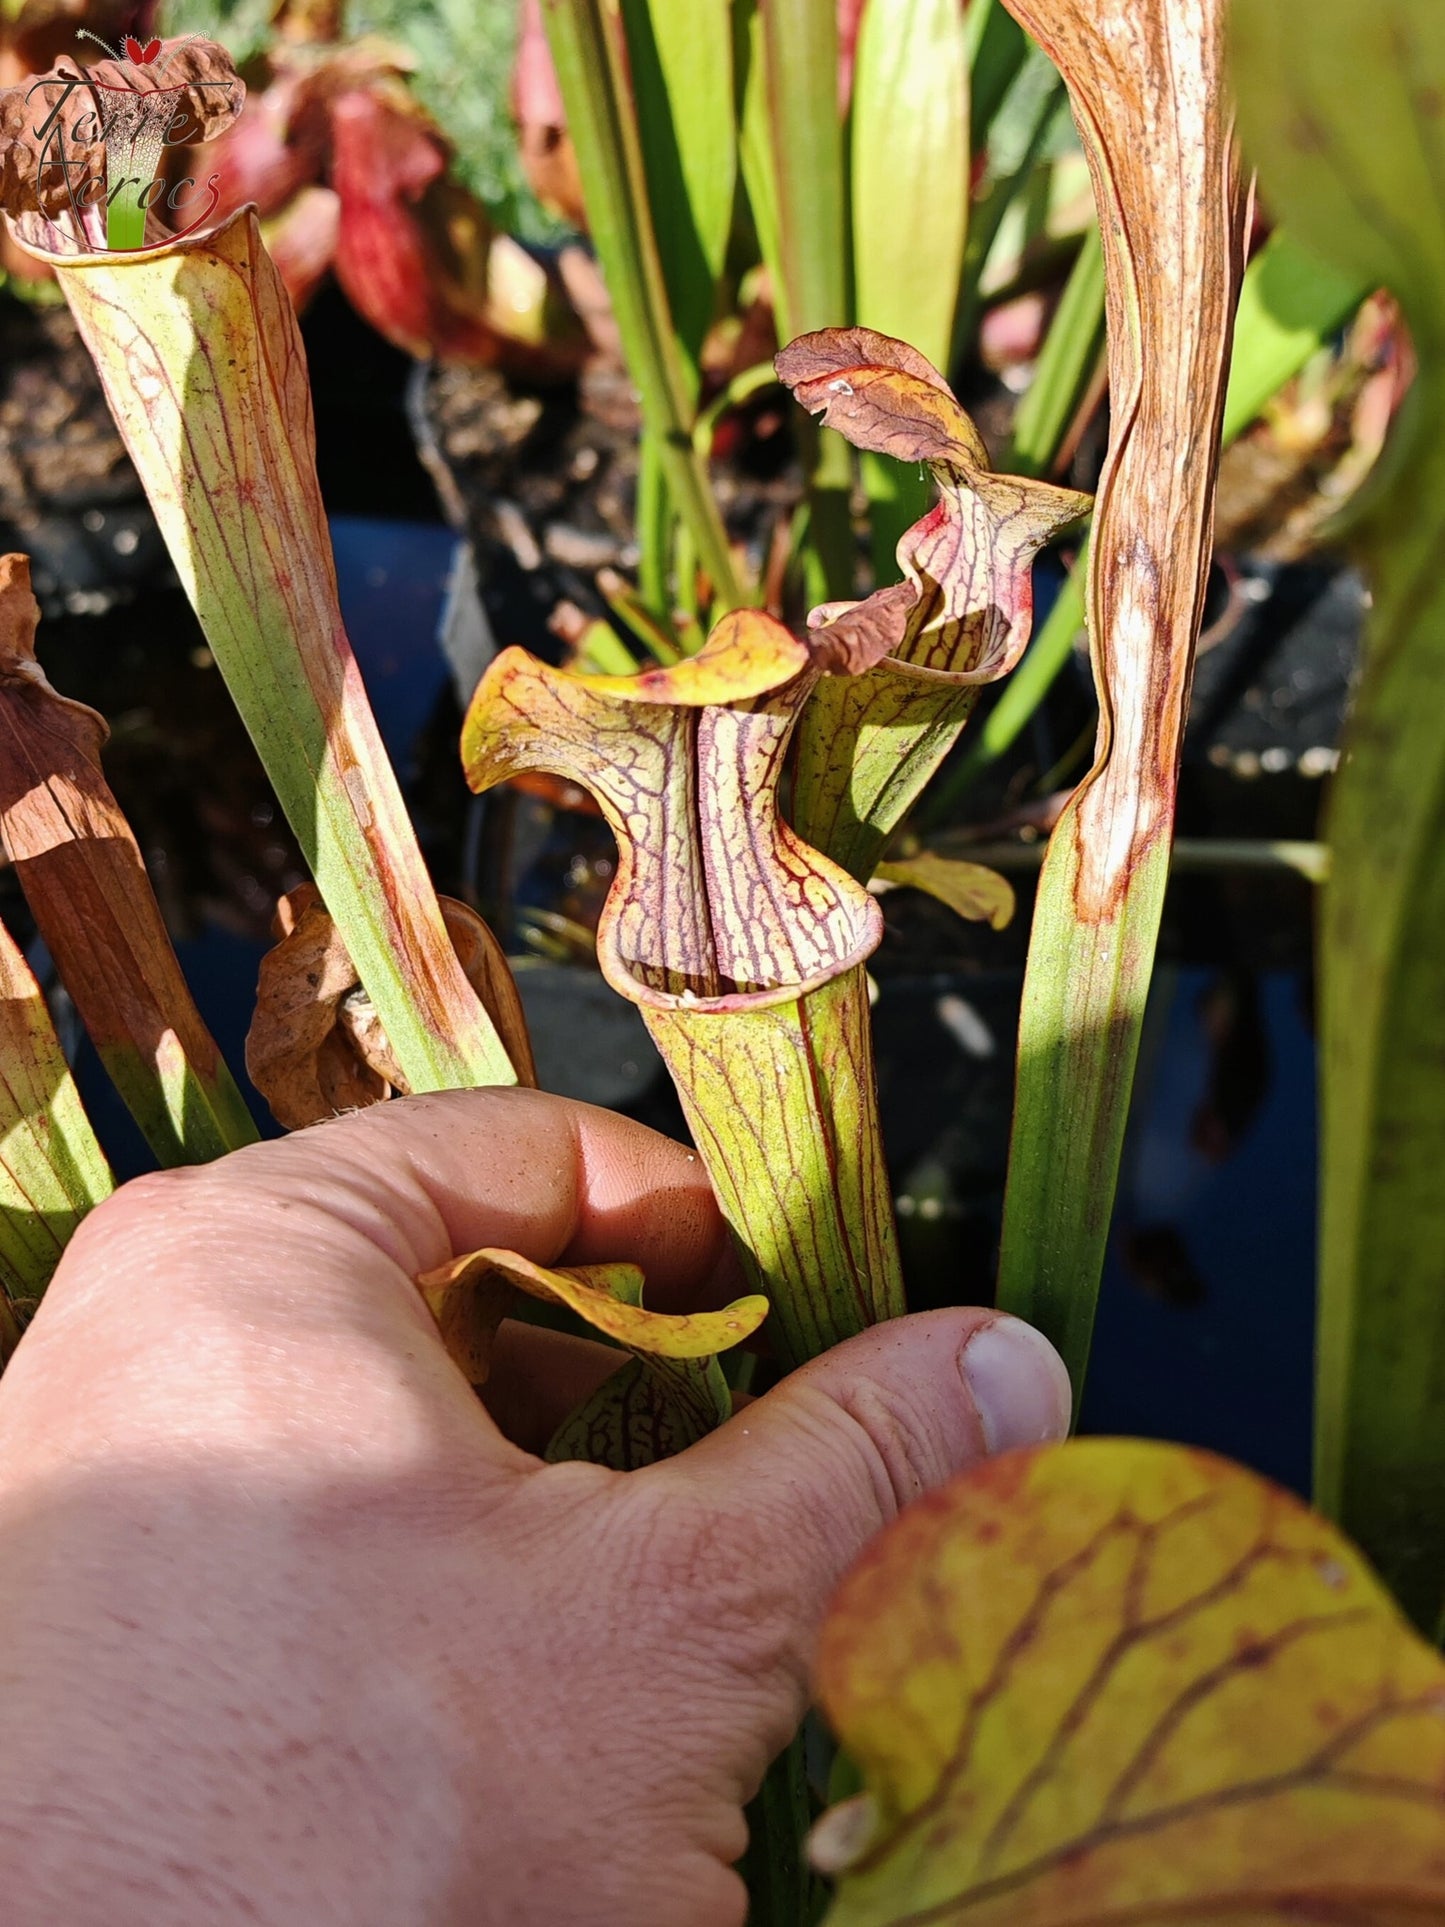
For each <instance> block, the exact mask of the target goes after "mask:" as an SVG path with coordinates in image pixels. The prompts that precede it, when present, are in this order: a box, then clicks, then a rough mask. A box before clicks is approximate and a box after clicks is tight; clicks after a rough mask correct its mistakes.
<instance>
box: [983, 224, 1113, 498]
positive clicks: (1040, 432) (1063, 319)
mask: <svg viewBox="0 0 1445 1927" xmlns="http://www.w3.org/2000/svg"><path fill="white" fill-rule="evenodd" d="M1103 352H1104V248H1103V244H1102V242H1101V241H1100V239H1099V230H1098V229H1097V228H1090V229H1089V231H1088V233H1087V234H1086V235H1085V236H1084V243H1083V246H1082V247H1081V248H1080V249H1079V252H1078V256H1077V258H1076V259H1075V261H1074V265H1073V268H1072V269H1071V270H1070V273H1069V278H1068V280H1067V281H1066V282H1065V283H1064V292H1063V294H1062V295H1061V296H1060V297H1059V305H1058V307H1057V308H1056V309H1055V311H1054V318H1053V320H1052V321H1051V322H1050V323H1049V332H1048V334H1047V336H1046V337H1045V340H1044V345H1043V348H1042V350H1041V351H1040V354H1039V359H1038V365H1037V367H1036V368H1035V369H1034V378H1033V380H1032V381H1031V382H1030V383H1029V388H1028V393H1027V394H1026V395H1025V396H1024V398H1023V400H1022V401H1021V402H1020V403H1019V406H1018V413H1017V414H1016V415H1015V416H1014V425H1013V433H1012V434H1011V435H1010V436H1009V440H1008V446H1007V448H1006V449H1005V450H1004V452H1003V454H1002V455H1001V456H1000V457H999V464H998V465H999V467H1000V468H1001V469H1003V470H1005V471H1006V472H1007V473H1008V474H1010V475H1047V474H1048V473H1049V471H1050V470H1051V469H1052V467H1053V465H1054V459H1055V457H1056V456H1057V454H1058V452H1059V449H1060V447H1061V446H1062V444H1063V439H1064V436H1065V435H1066V434H1067V432H1068V429H1069V424H1070V423H1071V422H1072V421H1073V419H1074V416H1075V415H1076V414H1077V412H1078V409H1079V404H1080V403H1081V402H1082V400H1083V399H1084V396H1085V394H1086V392H1087V390H1088V387H1089V384H1090V382H1091V381H1092V380H1093V378H1094V373H1095V370H1096V369H1097V368H1098V366H1099V361H1100V358H1101V356H1102V355H1103Z"/></svg>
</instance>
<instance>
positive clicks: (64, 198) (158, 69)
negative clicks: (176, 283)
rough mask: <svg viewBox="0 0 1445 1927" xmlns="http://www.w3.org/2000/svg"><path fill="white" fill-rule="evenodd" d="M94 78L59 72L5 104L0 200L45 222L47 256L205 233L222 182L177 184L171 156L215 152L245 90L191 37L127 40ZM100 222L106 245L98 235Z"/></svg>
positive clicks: (213, 51) (210, 47)
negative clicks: (204, 148)
mask: <svg viewBox="0 0 1445 1927" xmlns="http://www.w3.org/2000/svg"><path fill="white" fill-rule="evenodd" d="M76 38H77V39H81V40H92V41H94V42H95V44H96V45H97V46H99V47H101V48H102V49H103V50H104V52H105V53H106V54H108V55H109V56H110V58H109V59H107V60H102V61H98V62H97V63H96V64H95V65H94V66H93V67H88V68H80V67H78V66H76V67H71V66H67V65H64V64H60V65H58V66H57V68H56V70H55V72H53V73H50V74H46V75H42V76H41V78H40V79H38V80H35V81H32V82H31V83H30V84H29V86H28V87H25V88H20V87H15V88H10V89H8V90H7V91H6V92H5V93H3V94H0V177H3V178H0V191H3V195H4V200H5V205H6V206H7V207H9V208H11V209H12V210H13V209H15V208H16V206H17V202H18V203H19V205H20V206H21V207H28V209H29V210H30V211H31V212H32V213H33V214H37V215H39V216H41V217H42V218H43V220H44V222H45V224H46V226H47V228H48V230H49V233H48V235H47V237H46V242H47V245H49V246H51V247H52V248H53V247H54V246H55V244H56V243H59V244H60V246H61V250H62V251H66V250H69V251H73V250H74V249H75V248H76V247H79V249H80V250H81V251H82V252H90V251H92V250H93V249H95V248H97V247H99V246H104V247H107V248H112V249H135V248H143V247H145V246H146V245H147V244H148V242H147V227H148V223H149V224H150V226H151V227H152V229H153V230H154V231H153V232H152V233H151V235H150V242H149V244H150V245H155V244H156V243H157V242H159V241H171V240H174V239H176V238H177V236H176V232H175V227H174V217H176V216H189V217H190V218H189V219H188V220H187V221H186V222H185V224H184V225H183V226H182V227H181V229H180V231H181V232H183V233H184V232H189V231H190V229H191V228H194V227H196V226H198V225H199V224H200V223H202V222H204V221H205V220H206V219H207V218H208V217H209V216H210V214H211V213H212V212H213V210H214V208H215V206H216V202H217V200H218V198H219V194H218V188H217V177H216V176H215V175H212V176H211V177H210V179H209V180H208V181H207V182H206V183H205V185H204V186H198V184H197V182H196V181H195V180H194V179H193V178H192V177H190V176H185V177H183V178H181V179H177V180H172V179H171V178H170V176H169V171H168V170H167V168H166V165H165V156H166V153H167V150H168V149H171V148H176V147H182V146H190V145H192V144H193V143H195V142H198V141H204V140H210V139H213V138H214V137H215V135H217V134H219V133H220V132H221V131H222V130H223V129H224V128H226V127H228V126H229V125H230V124H231V122H232V121H233V120H235V118H236V116H237V115H238V114H239V113H240V111H241V106H242V103H243V102H244V99H245V88H244V86H243V85H242V83H241V81H240V80H239V79H238V78H237V75H236V71H235V68H234V67H233V66H232V65H231V60H230V56H229V55H228V54H227V53H226V52H225V51H224V49H222V48H220V47H218V46H216V45H215V44H214V42H212V41H208V40H203V39H202V38H201V37H200V36H199V35H198V34H188V35H186V36H184V38H182V39H178V40H169V41H161V40H149V41H146V42H144V43H142V42H141V41H139V40H136V39H135V38H133V37H132V36H130V35H127V36H126V38H125V40H124V41H123V42H122V43H121V47H122V51H121V52H120V53H117V52H116V51H115V49H114V48H112V47H110V46H108V45H107V44H106V42H105V41H103V40H101V39H100V37H99V36H98V35H97V34H93V33H91V32H90V31H89V30H88V29H87V28H81V29H80V30H79V32H78V33H77V36H76ZM102 209H103V210H104V235H103V238H102V234H101V232H100V229H101V224H102V213H101V211H102Z"/></svg>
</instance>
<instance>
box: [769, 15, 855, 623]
mask: <svg viewBox="0 0 1445 1927" xmlns="http://www.w3.org/2000/svg"><path fill="white" fill-rule="evenodd" d="M759 4H760V7H761V13H762V63H763V85H764V94H765V99H766V102H767V126H768V137H769V146H770V150H771V156H772V169H771V178H772V182H773V185H774V190H775V192H776V196H777V249H778V259H777V262H776V264H773V263H770V264H769V265H770V266H774V267H775V272H776V274H777V275H778V277H779V280H780V284H781V286H782V288H783V290H784V309H783V312H784V313H785V315H786V319H787V330H788V333H789V334H790V335H793V334H806V333H808V332H809V331H811V330H812V329H815V328H834V327H842V326H844V325H845V324H846V323H847V322H848V320H849V319H850V318H851V315H852V300H851V295H850V291H849V271H848V231H847V225H846V221H845V210H846V184H845V179H844V171H843V127H842V122H841V120H840V118H839V114H838V25H837V17H836V13H835V11H834V9H833V8H831V7H827V6H819V5H818V4H817V3H816V0H759ZM802 455H803V467H804V472H805V473H806V475H807V477H808V492H809V499H810V501H811V504H812V511H813V512H812V517H811V520H810V522H809V531H808V542H809V548H810V549H811V551H812V563H811V567H809V566H808V564H807V563H806V562H805V581H806V584H807V591H808V597H809V600H810V601H814V602H824V601H828V600H831V599H833V598H836V597H840V596H847V595H851V594H852V593H853V573H854V569H853V524H852V514H851V508H850V501H851V496H852V489H853V458H852V455H851V453H850V451H849V448H848V444H847V443H846V442H845V441H844V439H843V437H842V436H841V435H839V434H836V433H835V432H834V431H833V430H832V429H829V428H825V429H822V430H813V431H811V433H809V432H808V431H805V439H804V441H803V446H802Z"/></svg>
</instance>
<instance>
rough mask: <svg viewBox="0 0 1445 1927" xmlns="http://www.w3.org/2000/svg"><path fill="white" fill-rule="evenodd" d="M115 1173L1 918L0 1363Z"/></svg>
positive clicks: (110, 1187)
mask: <svg viewBox="0 0 1445 1927" xmlns="http://www.w3.org/2000/svg"><path fill="white" fill-rule="evenodd" d="M113 1189H114V1180H113V1179H112V1177H111V1174H110V1167H109V1166H108V1165H107V1163H106V1161H105V1155H104V1153H103V1152H102V1151H101V1148H100V1145H99V1144H98V1143H97V1142H96V1137H95V1133H94V1132H93V1131H92V1130H91V1128H90V1120H89V1119H88V1118H87V1117H86V1115H85V1110H84V1107H83V1106H82V1104H81V1101H80V1093H79V1092H78V1091H77V1090H76V1088H75V1080H74V1079H73V1078H72V1077H71V1075H70V1069H69V1066H68V1065H67V1064H66V1061H65V1057H64V1054H63V1052H62V1051H61V1048H60V1042H59V1039H58V1038H57V1037H56V1035H55V1027H54V1025H53V1024H52V1023H51V1021H50V1013H49V1011H48V1010H47V1009H46V1008H45V999H44V998H43V997H42V996H41V994H40V987H39V985H38V984H37V983H36V981H35V979H34V977H33V976H32V975H31V973H30V967H29V965H28V964H27V963H26V961H25V959H24V957H22V956H21V954H20V950H19V948H18V946H17V945H16V943H15V940H14V938H13V937H12V936H11V935H10V932H9V931H8V930H6V929H5V927H4V926H3V924H0V1364H3V1363H4V1361H5V1359H6V1357H7V1356H8V1355H9V1353H10V1352H11V1351H12V1350H13V1349H14V1346H15V1342H16V1340H17V1339H18V1337H19V1335H20V1329H21V1326H22V1325H23V1323H24V1321H25V1318H26V1317H27V1315H28V1314H29V1312H30V1311H31V1310H32V1309H33V1308H34V1304H35V1301H36V1300H37V1299H38V1298H39V1297H40V1295H41V1293H42V1292H43V1291H44V1290H45V1287H46V1285H47V1284H49V1282H50V1275H51V1273H52V1272H53V1271H54V1270H55V1267H56V1265H57V1264H58V1263H59V1262H60V1254H61V1253H62V1252H63V1251H64V1249H65V1247H66V1245H67V1244H68V1243H69V1242H70V1239H71V1237H72V1236H73V1235H74V1232H75V1229H76V1227H77V1225H78V1224H79V1223H80V1221H81V1219H82V1218H83V1217H84V1216H85V1214H86V1212H87V1211H90V1210H91V1209H92V1208H93V1207H94V1206H95V1205H97V1204H99V1203H100V1201H101V1200H102V1198H106V1197H108V1196H109V1195H110V1193H111V1191H112V1190H113Z"/></svg>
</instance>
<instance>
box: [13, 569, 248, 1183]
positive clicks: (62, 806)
mask: <svg viewBox="0 0 1445 1927" xmlns="http://www.w3.org/2000/svg"><path fill="white" fill-rule="evenodd" d="M39 617H40V611H39V608H38V607H37V606H36V602H35V598H34V596H33V595H32V594H31V592H30V563H29V560H28V558H27V557H25V556H23V555H6V556H0V833H3V836H4V841H5V847H6V849H7V850H8V852H9V854H10V858H11V861H12V862H13V863H14V865H15V870H16V874H17V875H18V877H19V879H20V883H21V887H22V888H23V889H24V891H25V895H26V898H27V900H28V902H29V904H30V907H31V909H32V911H33V912H34V914H35V921H36V923H37V924H38V925H39V926H40V930H41V933H42V935H43V936H44V938H45V941H46V943H47V944H48V945H49V947H50V953H51V955H52V956H53V957H54V959H55V962H56V964H57V966H58V967H59V970H60V974H61V977H62V979H63V981H64V983H65V987H66V989H67V990H68V991H69V993H70V995H71V997H72V998H73V999H74V1001H75V1006H76V1008H77V1010H78V1011H79V1012H80V1015H81V1017H82V1019H83V1020H84V1023H85V1027H86V1029H87V1030H88V1031H89V1032H90V1036H91V1039H92V1041H93V1042H94V1044H95V1047H96V1051H97V1052H98V1054H99V1056H100V1059H101V1062H102V1063H103V1064H104V1065H105V1067H106V1069H107V1071H108V1072H109V1074H110V1076H111V1078H112V1079H113V1080H114V1082H115V1085H116V1088H117V1089H118V1090H119V1091H120V1093H121V1095H122V1096H123V1097H124V1099H125V1101H126V1103H127V1104H128V1105H129V1107H130V1109H131V1111H132V1112H133V1113H134V1115H135V1118H136V1121H137V1123H138V1124H139V1125H140V1127H141V1129H142V1130H143V1131H144V1132H145V1134H146V1137H147V1139H148V1140H149V1142H150V1144H151V1147H152V1149H153V1150H154V1151H155V1153H156V1155H157V1157H159V1158H160V1159H161V1161H162V1163H165V1164H176V1163H190V1162H194V1161H196V1160H198V1159H200V1158H206V1157H218V1156H220V1155H221V1153H222V1152H224V1151H227V1150H231V1149H233V1148H235V1147H236V1146H238V1145H241V1144H246V1143H249V1142H250V1141H251V1140H252V1139H253V1138H254V1137H255V1135H256V1133H255V1126H254V1125H253V1124H252V1122H251V1118H250V1116H249V1114H248V1112H247V1110H246V1107H245V1104H244V1103H243V1102H242V1099H241V1096H240V1093H239V1091H238V1090H237V1089H236V1086H235V1084H234V1083H233V1081H232V1079H231V1076H230V1073H229V1072H228V1071H227V1069H226V1067H225V1064H224V1063H223V1062H222V1060H221V1055H220V1053H219V1051H218V1050H217V1048H216V1045H215V1041H214V1040H213V1038H212V1037H211V1034H210V1032H209V1031H208V1030H207V1029H206V1026H205V1024H204V1023H203V1022H202V1021H201V1015H200V1012H199V1011H198V1010H197V1009H196V1006H195V1003H194V1001H193V999H192V997H191V994H190V991H189V990H188V989H187V987H186V981H185V978H184V977H183V976H182V974H181V968H180V965H179V964H178V963H177V961H176V954H175V951H174V950H173V949H172V947H171V940H170V937H169V935H168V933H167V931H166V926H165V920H164V918H163V917H162V915H161V911H160V905H159V904H158V903H157V902H156V899H155V893H154V891H153V890H152V889H151V885H150V879H149V877H148V876H147V875H146V870H145V865H144V863H143V862H142V860H141V853H140V849H139V846H138V845H137V843H136V840H135V838H134V836H133V835H132V834H131V830H130V825H129V824H128V823H127V822H126V820H125V816H124V814H123V813H122V811H121V808H120V805H119V804H118V803H117V802H116V800H115V797H114V796H113V795H112V793H111V789H110V785H109V784H108V783H107V782H106V780H105V777H104V775H103V773H102V771H101V766H100V751H101V747H102V745H103V744H104V742H105V739H106V737H107V735H108V734H109V731H108V730H107V728H106V724H105V720H104V718H103V717H101V716H99V715H97V714H96V712H95V711H94V710H93V709H88V708H87V707H86V706H85V704H84V703H77V702H72V701H70V700H69V699H68V698H67V697H64V696H61V695H58V694H57V693H56V691H55V690H54V689H53V688H52V687H51V685H50V683H49V682H48V681H47V680H46V676H45V672H44V670H43V669H42V668H41V667H40V664H39V662H38V661H37V660H36V656H35V632H36V625H37V623H38V621H39Z"/></svg>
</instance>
